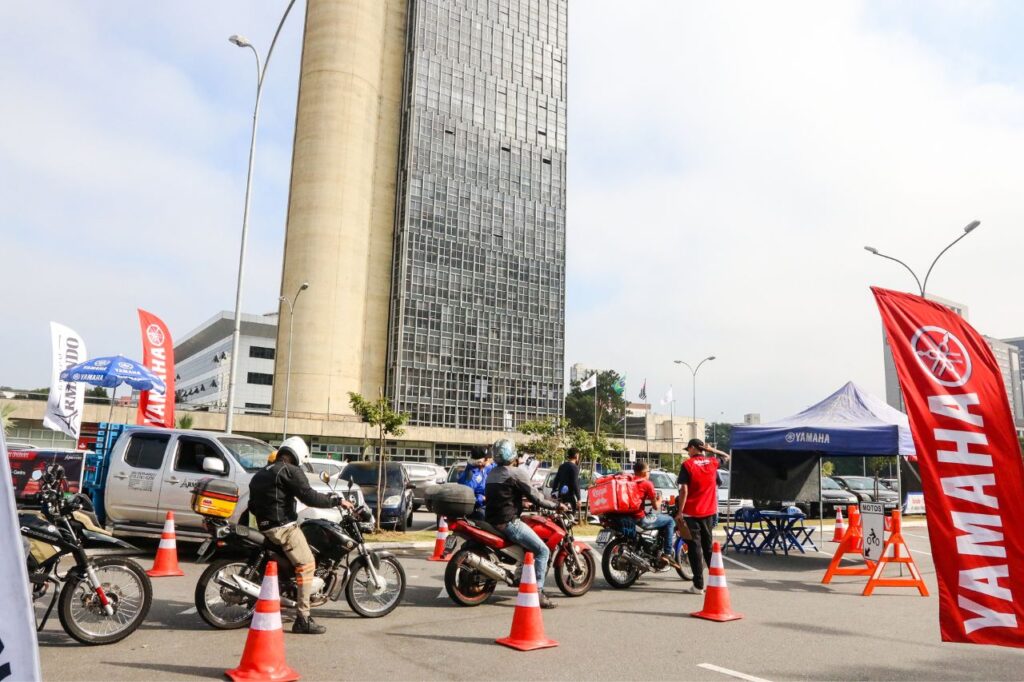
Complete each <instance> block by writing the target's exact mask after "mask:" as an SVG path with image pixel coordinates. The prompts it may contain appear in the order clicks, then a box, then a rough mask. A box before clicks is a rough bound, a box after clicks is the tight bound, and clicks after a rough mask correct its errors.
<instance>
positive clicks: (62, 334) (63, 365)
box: [43, 322, 87, 441]
mask: <svg viewBox="0 0 1024 682" xmlns="http://www.w3.org/2000/svg"><path fill="white" fill-rule="evenodd" d="M50 336H51V337H52V339H53V374H52V375H51V377H50V397H49V399H47V401H46V414H45V415H43V426H45V427H46V428H48V429H53V430H54V431H63V432H64V433H66V434H67V435H68V436H70V437H71V438H74V439H75V440H76V441H77V440H78V433H79V431H81V428H82V406H83V404H84V402H85V384H81V383H78V382H75V381H61V378H60V373H61V372H63V371H64V370H66V369H67V368H68V367H71V366H72V365H77V364H78V363H80V362H85V360H86V359H87V357H86V352H85V341H82V337H81V336H79V335H78V334H77V333H75V331H74V330H73V329H70V328H68V327H65V326H64V325H62V324H58V323H57V322H51V323H50Z"/></svg>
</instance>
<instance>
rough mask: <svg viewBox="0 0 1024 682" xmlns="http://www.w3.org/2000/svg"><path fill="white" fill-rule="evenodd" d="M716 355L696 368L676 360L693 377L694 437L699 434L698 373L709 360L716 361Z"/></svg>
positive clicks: (699, 363) (709, 357)
mask: <svg viewBox="0 0 1024 682" xmlns="http://www.w3.org/2000/svg"><path fill="white" fill-rule="evenodd" d="M714 359H715V356H714V355H709V356H707V357H706V358H704V359H703V360H701V361H700V362H698V363H697V366H696V367H691V366H690V365H689V363H686V362H683V361H682V360H676V361H675V362H676V364H677V365H682V366H683V367H685V368H686V369H688V370H690V374H692V375H693V431H694V435H696V432H697V372H698V371H699V370H700V366H701V365H703V364H704V363H705V362H707V361H708V360H714Z"/></svg>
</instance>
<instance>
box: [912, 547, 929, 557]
mask: <svg viewBox="0 0 1024 682" xmlns="http://www.w3.org/2000/svg"><path fill="white" fill-rule="evenodd" d="M907 549H910V547H907ZM910 551H911V552H916V553H917V554H927V555H928V556H931V555H932V553H931V552H926V551H924V550H923V549H910Z"/></svg>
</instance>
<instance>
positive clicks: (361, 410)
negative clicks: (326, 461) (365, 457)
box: [348, 390, 409, 531]
mask: <svg viewBox="0 0 1024 682" xmlns="http://www.w3.org/2000/svg"><path fill="white" fill-rule="evenodd" d="M348 402H349V404H350V405H351V406H352V410H353V411H354V412H355V413H356V414H357V415H359V417H360V418H361V419H362V420H363V421H364V422H366V423H367V424H369V425H370V426H376V427H377V429H378V432H379V433H380V456H379V457H378V458H377V530H378V531H379V530H380V512H381V509H382V508H383V501H384V461H385V460H386V459H387V448H386V445H387V437H388V436H389V435H391V436H401V435H402V434H403V433H405V429H403V428H402V425H403V424H405V423H406V422H407V421H408V420H409V415H407V414H405V413H404V412H396V411H395V410H393V409H392V408H391V401H390V400H388V399H387V398H385V397H384V391H383V390H381V392H380V396H379V397H378V398H377V399H376V400H374V401H370V400H367V399H366V398H364V397H363V396H361V395H359V394H358V393H355V392H354V391H349V394H348Z"/></svg>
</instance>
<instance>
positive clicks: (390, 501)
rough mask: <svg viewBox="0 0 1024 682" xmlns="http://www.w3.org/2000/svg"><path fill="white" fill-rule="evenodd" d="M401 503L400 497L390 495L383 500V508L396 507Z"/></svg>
mask: <svg viewBox="0 0 1024 682" xmlns="http://www.w3.org/2000/svg"><path fill="white" fill-rule="evenodd" d="M401 502H402V496H401V495H391V496H390V497H385V498H384V506H385V507H397V506H398V505H399V504H401Z"/></svg>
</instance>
